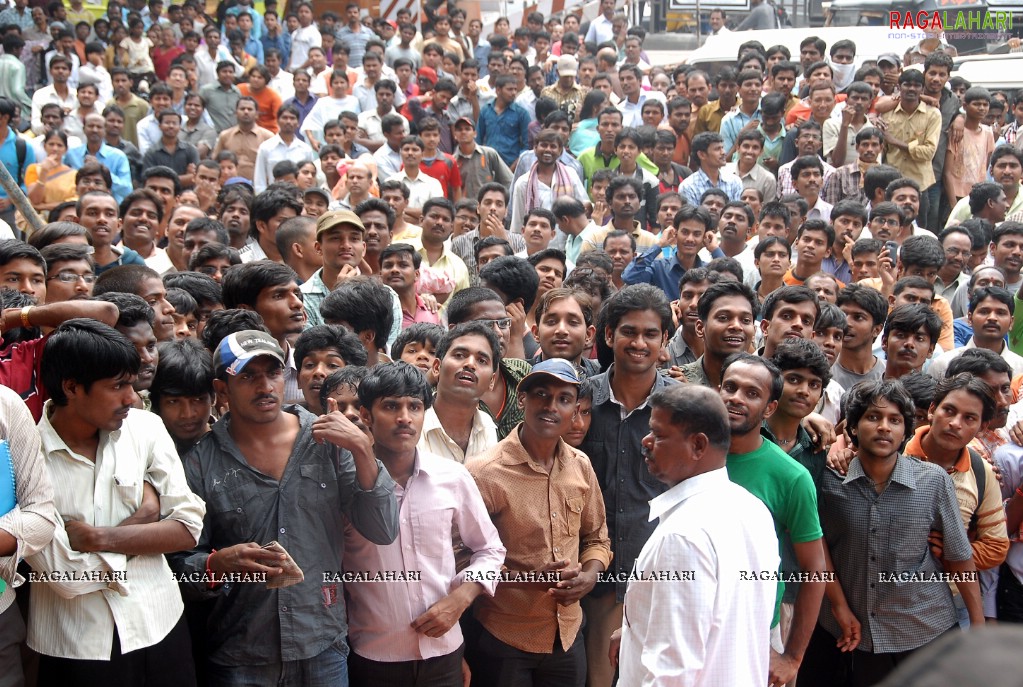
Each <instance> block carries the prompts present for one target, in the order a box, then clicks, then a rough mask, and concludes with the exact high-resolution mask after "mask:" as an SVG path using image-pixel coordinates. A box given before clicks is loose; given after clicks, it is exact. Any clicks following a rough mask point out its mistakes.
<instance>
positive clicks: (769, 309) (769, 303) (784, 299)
mask: <svg viewBox="0 0 1023 687" xmlns="http://www.w3.org/2000/svg"><path fill="white" fill-rule="evenodd" d="M807 302H809V303H813V304H814V306H815V308H816V310H817V312H816V314H815V315H814V319H816V318H817V316H818V315H820V314H821V303H820V299H818V298H817V294H816V293H814V291H813V290H812V289H810V288H809V287H807V286H788V285H786V286H782V287H780V288H777V289H775V290H774V291H772V292H771V293H769V294H768V295H767V298H765V299H764V305H763V307H762V308H761V310H760V314H761V316H762V317H763V319H765V320H770V319H771V318H772V317H773V316H774V310H775V308H777V307H778V304H779V303H807Z"/></svg>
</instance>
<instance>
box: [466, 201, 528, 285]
mask: <svg viewBox="0 0 1023 687" xmlns="http://www.w3.org/2000/svg"><path fill="white" fill-rule="evenodd" d="M466 195H468V194H466ZM479 240H480V230H479V229H473V230H472V231H467V232H465V233H464V234H462V235H461V236H456V237H455V238H453V239H451V252H452V253H454V254H455V255H457V256H458V257H460V258H461V259H462V262H464V263H465V267H466V269H467V270H469V283H470V284H471V285H472V286H479V285H480V271H479V269H478V268H477V267H476V250H475V249H476V243H477V242H478V241H479ZM508 243H510V244H511V247H512V251H513V252H515V253H518V252H520V251H524V250H526V240H525V239H524V238H522V234H516V233H514V232H509V233H508Z"/></svg>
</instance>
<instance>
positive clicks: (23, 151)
mask: <svg viewBox="0 0 1023 687" xmlns="http://www.w3.org/2000/svg"><path fill="white" fill-rule="evenodd" d="M14 152H15V153H16V154H17V156H18V174H17V179H18V183H19V184H24V183H25V158H26V157H27V156H28V144H27V143H25V139H23V138H22V137H21V136H18V135H15V136H14Z"/></svg>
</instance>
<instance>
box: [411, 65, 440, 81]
mask: <svg viewBox="0 0 1023 687" xmlns="http://www.w3.org/2000/svg"><path fill="white" fill-rule="evenodd" d="M416 74H417V75H418V76H420V77H425V78H427V79H429V80H430V81H432V82H433V83H437V71H436V70H435V69H434V68H433V67H420V68H419V71H418V72H416Z"/></svg>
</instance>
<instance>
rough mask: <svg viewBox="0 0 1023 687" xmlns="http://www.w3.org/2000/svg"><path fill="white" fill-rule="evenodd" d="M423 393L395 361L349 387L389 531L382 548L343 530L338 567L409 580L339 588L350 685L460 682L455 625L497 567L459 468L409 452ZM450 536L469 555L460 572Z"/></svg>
mask: <svg viewBox="0 0 1023 687" xmlns="http://www.w3.org/2000/svg"><path fill="white" fill-rule="evenodd" d="M476 326H478V327H482V325H476ZM491 336H492V337H493V336H496V335H495V334H494V333H493V331H491ZM481 362H482V361H481ZM496 365H497V363H496V358H494V366H495V367H496ZM432 395H433V394H432V392H431V390H430V384H429V382H427V381H426V377H425V376H423V374H422V372H420V371H419V370H417V369H415V368H413V367H411V366H409V365H402V364H396V363H387V364H384V365H377V366H376V367H373V368H372V369H371V371H370V373H369V374H368V375H367V376H366V377H365V378H364V379H363V380H362V382H361V383H360V384H359V400H360V401H361V403H362V408H361V411H360V412H361V415H362V420H363V423H364V424H365V425H366V427H367V428H368V429H369V432H370V433H371V434H372V435H373V450H374V453H375V454H376V456H377V457H378V458H379V459H380V461H381V463H383V465H384V467H386V468H387V472H388V474H390V475H391V476H392V477H393V478H394V480H395V488H394V495H395V497H396V499H397V502H398V521H399V526H398V537H397V539H396V540H395V541H394V542H392V543H391V544H387V545H383V546H381V545H378V544H375V543H373V542H371V541H369V540H368V539H366V538H365V537H364V536H362V535H361V534H359V533H358V532H357V531H356V530H355V528H354V527H352V526H351V525H349V526H348V527H346V528H345V544H344V552H345V567H346V569H347V570H352V571H356V570H357V571H361V572H365V573H368V574H369V575H376V574H377V573H390V574H404V573H414V574H415V578H414V579H412V578H411V576H410V579H408V580H407V581H405V582H400V583H398V585H397V586H395V585H393V584H378V583H374V582H373V581H366V582H359V581H356V582H348V583H346V584H345V592H346V594H347V596H348V601H349V603H348V622H349V634H348V638H349V642H350V643H351V649H352V653H351V654H350V655H349V657H348V662H349V663H348V664H349V670H350V671H351V676H350V679H351V684H353V685H365V686H367V687H388V686H390V685H412V684H425V683H427V682H428V683H429V684H438V685H439V684H446V685H456V684H458V685H460V684H462V654H463V641H462V632H461V628H460V627H459V624H458V619H459V617H460V616H461V615H462V613H464V612H465V611H466V610H467V609H468V608H469V606H471V605H472V602H473V600H474V599H475V598H476V597H477V596H479V595H480V594H486V595H489V596H493V595H494V592H495V591H496V588H497V581H498V577H497V576H498V573H499V572H500V571H501V566H502V564H503V563H504V557H505V552H506V550H505V547H504V545H503V544H502V543H501V539H500V537H499V536H498V534H497V529H496V528H495V527H494V524H493V522H492V521H491V519H490V515H489V514H488V513H487V507H486V505H485V504H484V502H483V497H482V496H481V495H480V491H479V488H478V487H477V486H476V483H475V481H473V478H472V477H471V476H470V475H469V472H468V470H466V469H465V468H464V467H463V466H462V465H459V464H458V463H456V462H454V461H451V460H447V459H445V458H442V457H440V456H436V455H433V454H431V453H429V452H427V451H425V450H422V449H420V448H417V441H418V440H419V437H420V432H421V430H422V428H423V426H424V423H425V417H424V415H425V413H427V412H429V410H428V408H429V407H430V402H431V400H432ZM395 407H397V408H398V409H399V410H398V412H395V410H394V408H395ZM328 440H329V439H328ZM495 443H496V442H495ZM453 538H454V539H456V540H458V541H459V543H460V544H464V548H467V549H468V551H467V552H466V553H471V555H472V558H471V560H470V562H469V565H468V567H466V568H465V569H464V570H462V571H461V572H456V568H457V566H456V559H455V551H454V549H453V548H452V545H451V542H452V539H453ZM458 548H459V549H461V548H463V547H462V546H459V547H458Z"/></svg>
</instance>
